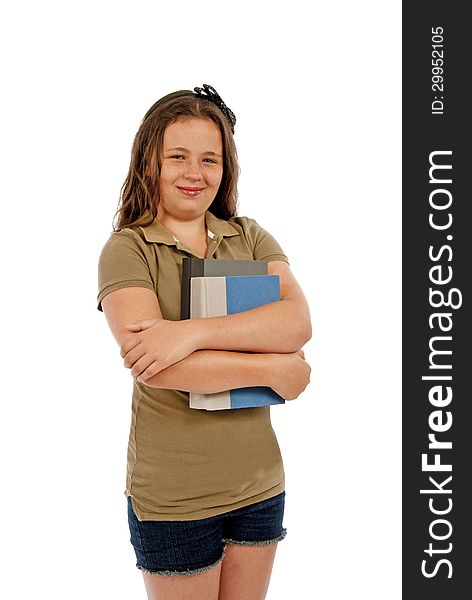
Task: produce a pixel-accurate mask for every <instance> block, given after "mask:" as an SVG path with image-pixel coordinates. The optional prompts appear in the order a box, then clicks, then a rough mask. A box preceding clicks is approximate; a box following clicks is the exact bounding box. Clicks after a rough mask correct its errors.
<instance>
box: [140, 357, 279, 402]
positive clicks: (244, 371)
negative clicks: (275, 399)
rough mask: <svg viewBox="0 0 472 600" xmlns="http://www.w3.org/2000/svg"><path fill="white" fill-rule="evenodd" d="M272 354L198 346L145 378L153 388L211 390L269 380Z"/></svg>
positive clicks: (258, 383) (269, 382)
mask: <svg viewBox="0 0 472 600" xmlns="http://www.w3.org/2000/svg"><path fill="white" fill-rule="evenodd" d="M270 373H271V356H270V355H269V354H248V353H241V352H228V351H220V350H198V351H196V352H193V353H192V354H190V355H189V356H187V358H185V359H183V360H181V361H180V362H177V363H174V364H173V365H171V366H170V367H167V368H166V369H164V370H162V371H160V372H159V373H157V375H154V376H153V377H151V378H150V379H148V380H147V381H146V382H145V384H146V385H148V386H151V387H155V388H161V389H174V390H182V391H184V392H198V393H202V394H213V393H217V392H222V391H226V390H230V389H235V388H242V387H253V386H268V387H270V384H271V377H270Z"/></svg>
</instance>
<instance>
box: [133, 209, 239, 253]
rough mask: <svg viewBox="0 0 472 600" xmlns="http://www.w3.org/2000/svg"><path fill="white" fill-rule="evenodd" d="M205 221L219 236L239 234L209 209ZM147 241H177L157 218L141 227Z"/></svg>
mask: <svg viewBox="0 0 472 600" xmlns="http://www.w3.org/2000/svg"><path fill="white" fill-rule="evenodd" d="M205 222H206V226H207V228H208V231H211V232H212V233H214V234H215V235H216V236H219V237H229V236H233V235H239V232H238V230H237V229H236V228H235V227H233V226H232V225H231V224H230V223H228V221H225V220H224V219H219V218H218V217H215V215H214V214H213V213H211V212H210V211H209V210H207V211H206V212H205ZM140 229H141V231H142V232H143V234H144V238H145V239H146V241H147V242H161V243H163V244H167V245H169V246H173V245H175V244H176V243H177V242H176V240H175V238H174V236H173V235H172V233H171V232H170V231H169V230H168V229H167V228H166V227H164V225H162V223H159V221H158V220H157V219H155V220H154V221H153V222H152V223H151V224H150V225H147V226H146V227H140Z"/></svg>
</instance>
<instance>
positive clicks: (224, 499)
mask: <svg viewBox="0 0 472 600" xmlns="http://www.w3.org/2000/svg"><path fill="white" fill-rule="evenodd" d="M235 122H236V118H235V116H234V113H233V112H232V111H231V110H230V109H229V108H228V107H227V106H226V104H225V103H224V102H223V100H222V99H221V97H220V96H219V95H218V94H217V92H216V90H215V89H214V88H212V87H211V86H208V85H206V84H205V85H204V87H203V88H195V90H194V91H193V92H192V91H188V90H183V91H178V92H174V93H171V94H168V95H167V96H165V97H164V98H161V99H160V100H158V101H157V102H156V103H155V104H154V105H153V106H152V107H151V108H150V109H149V111H148V112H147V114H146V115H145V117H144V119H143V121H142V123H141V126H140V128H139V130H138V132H137V134H136V138H135V140H134V145H133V148H132V156H131V164H130V168H129V172H128V176H127V178H126V180H125V183H124V184H123V187H122V190H121V198H120V204H119V207H118V211H117V220H116V224H115V226H114V231H113V232H112V234H111V235H110V237H109V239H108V241H107V243H106V244H105V246H104V247H103V250H102V252H101V255H100V260H99V294H98V308H99V310H103V312H104V313H105V316H106V319H107V321H108V324H109V326H110V329H111V331H112V333H113V335H114V337H115V339H116V341H117V342H118V345H119V346H120V350H121V356H122V357H123V360H124V366H125V367H126V368H128V369H130V370H131V375H132V377H133V396H132V418H131V428H130V435H129V444H128V463H127V476H126V489H125V495H126V497H127V502H128V521H129V527H130V536H131V537H130V540H131V543H132V545H133V548H134V551H135V554H136V559H137V563H136V566H137V567H138V568H139V569H140V570H141V571H142V574H143V577H144V583H145V586H146V591H147V595H148V598H149V599H150V600H177V599H185V600H263V599H264V598H265V597H266V593H267V589H268V585H269V579H270V575H271V571H272V565H273V561H274V557H275V552H276V548H277V543H278V542H279V541H280V540H282V539H283V538H284V537H285V534H286V531H287V530H286V529H285V528H284V527H283V524H282V520H283V513H284V500H285V475H284V469H283V462H282V457H281V454H280V449H279V446H278V443H277V439H276V436H275V433H274V431H273V429H272V426H271V422H270V407H269V406H264V407H255V408H245V409H233V410H217V411H206V410H197V409H191V408H189V402H188V400H189V392H200V393H207V394H210V393H216V392H220V391H224V390H229V389H234V388H242V387H253V386H268V387H271V388H272V389H273V390H275V391H276V392H277V393H278V394H280V395H281V396H282V397H283V398H284V399H286V400H293V399H295V398H297V397H298V396H299V395H300V394H301V393H302V392H303V390H304V389H305V387H306V386H307V384H308V382H309V377H310V367H309V365H308V363H307V362H306V361H305V357H304V353H303V350H301V348H302V347H303V345H304V344H305V343H306V342H307V341H308V340H309V339H310V337H311V323H310V314H309V309H308V305H307V302H306V299H305V297H304V295H303V292H302V290H301V288H300V286H299V284H298V283H297V281H296V280H295V277H294V276H293V274H292V272H291V270H290V266H289V263H288V258H287V256H286V255H285V254H284V253H283V250H282V248H281V247H280V246H279V244H278V243H277V241H276V240H275V239H274V238H273V236H272V235H271V234H270V233H269V232H267V231H266V230H265V229H263V228H262V227H261V226H260V225H259V224H258V223H257V222H256V221H255V220H254V219H251V218H248V217H240V216H237V214H236V212H237V206H236V205H237V177H238V163H237V154H236V148H235V144H234V139H233V133H234V125H235ZM191 256H194V257H200V258H209V259H211V258H216V259H246V260H247V259H249V260H264V261H267V263H268V273H269V274H275V275H278V276H279V278H280V298H281V300H280V302H272V303H270V304H266V305H264V306H259V307H257V308H254V309H251V310H248V311H245V312H241V313H237V314H232V315H228V316H223V317H212V318H207V319H187V320H180V282H181V275H182V259H183V258H184V257H191ZM277 410H284V408H283V407H280V408H279V409H277Z"/></svg>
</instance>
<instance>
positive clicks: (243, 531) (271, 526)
mask: <svg viewBox="0 0 472 600" xmlns="http://www.w3.org/2000/svg"><path fill="white" fill-rule="evenodd" d="M284 508H285V491H283V492H282V493H280V494H278V495H277V496H273V497H272V498H268V499H267V500H262V501H261V502H256V503H254V504H250V505H249V506H243V507H242V508H237V509H235V510H232V511H230V512H226V513H223V514H221V515H216V516H214V517H209V518H207V519H197V520H193V521H138V519H137V517H136V514H135V513H134V510H133V506H132V504H131V496H128V523H129V529H130V533H131V537H130V541H131V543H132V545H133V548H134V552H135V554H136V559H137V563H136V566H137V567H138V569H141V571H144V572H146V573H150V574H152V575H194V574H196V573H203V572H205V571H208V570H209V569H211V568H212V567H214V566H216V565H217V564H218V563H220V562H221V561H222V560H223V558H224V555H225V548H226V546H225V544H240V545H243V546H267V545H269V544H275V543H276V542H278V541H280V540H282V539H283V538H284V537H285V536H286V534H287V530H286V529H285V528H284V527H283V526H282V519H283V514H284Z"/></svg>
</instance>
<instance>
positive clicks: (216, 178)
mask: <svg viewBox="0 0 472 600" xmlns="http://www.w3.org/2000/svg"><path fill="white" fill-rule="evenodd" d="M210 177H211V184H212V186H214V187H219V186H220V183H221V180H222V179H223V169H221V170H220V171H218V172H213V173H211V175H210Z"/></svg>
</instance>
